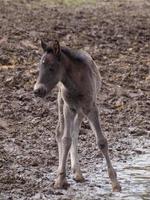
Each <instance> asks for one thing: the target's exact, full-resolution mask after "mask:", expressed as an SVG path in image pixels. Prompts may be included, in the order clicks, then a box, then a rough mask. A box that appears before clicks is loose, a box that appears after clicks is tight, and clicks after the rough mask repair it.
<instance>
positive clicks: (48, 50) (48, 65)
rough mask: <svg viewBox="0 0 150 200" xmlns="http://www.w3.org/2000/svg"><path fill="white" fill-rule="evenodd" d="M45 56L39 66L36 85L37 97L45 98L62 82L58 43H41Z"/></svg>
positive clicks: (35, 92)
mask: <svg viewBox="0 0 150 200" xmlns="http://www.w3.org/2000/svg"><path fill="white" fill-rule="evenodd" d="M41 46H42V48H43V50H44V54H43V56H42V58H41V60H40V64H39V75H38V78H37V81H36V84H35V85H34V94H35V96H39V97H44V96H45V95H46V94H47V93H48V92H50V91H51V90H52V89H53V88H54V87H55V85H56V84H57V83H58V82H59V81H60V80H61V78H62V73H63V68H62V67H61V64H60V56H61V48H60V45H59V42H58V41H54V42H52V44H51V45H47V44H46V43H44V42H43V41H41Z"/></svg>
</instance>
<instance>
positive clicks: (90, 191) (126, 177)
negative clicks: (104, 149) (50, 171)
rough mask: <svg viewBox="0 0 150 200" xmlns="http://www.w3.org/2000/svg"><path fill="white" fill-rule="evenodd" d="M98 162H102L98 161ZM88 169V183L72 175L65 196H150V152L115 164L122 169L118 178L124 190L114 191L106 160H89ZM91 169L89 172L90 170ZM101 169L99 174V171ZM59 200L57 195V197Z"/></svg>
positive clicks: (124, 199) (92, 199)
mask: <svg viewBox="0 0 150 200" xmlns="http://www.w3.org/2000/svg"><path fill="white" fill-rule="evenodd" d="M97 163H98V162H97ZM89 165H90V168H89V169H86V172H85V173H84V177H85V178H86V180H87V181H86V182H85V183H75V182H74V181H73V180H72V179H71V178H68V180H69V183H70V184H71V186H70V188H69V189H68V190H67V191H64V192H63V194H64V195H62V198H61V199H68V200H69V199H71V200H149V199H150V153H149V152H146V153H145V154H140V155H139V156H137V157H135V158H134V159H133V160H130V161H128V162H126V163H118V162H117V163H114V166H115V168H116V169H117V172H118V179H119V180H120V183H121V186H122V192H121V193H112V192H111V185H110V183H109V179H108V175H107V172H106V170H105V162H103V163H100V164H97V165H96V164H95V166H93V165H94V164H92V163H89ZM91 165H92V166H91ZM87 171H88V173H87ZM98 172H99V173H98ZM53 199H56V196H55V197H54V198H53Z"/></svg>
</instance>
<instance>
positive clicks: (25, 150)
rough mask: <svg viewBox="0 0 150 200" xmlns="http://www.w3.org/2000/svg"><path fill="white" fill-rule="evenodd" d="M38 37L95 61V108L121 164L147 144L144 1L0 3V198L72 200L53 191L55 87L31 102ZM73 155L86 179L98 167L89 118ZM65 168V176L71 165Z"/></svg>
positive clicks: (149, 6) (149, 70)
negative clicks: (98, 88) (98, 87)
mask: <svg viewBox="0 0 150 200" xmlns="http://www.w3.org/2000/svg"><path fill="white" fill-rule="evenodd" d="M40 38H44V39H45V40H46V41H48V40H51V39H52V38H56V39H58V38H59V40H60V42H61V44H62V45H66V46H69V47H72V48H77V49H78V48H82V49H85V50H86V51H87V52H89V53H90V54H91V55H92V57H93V58H94V60H95V61H96V63H97V65H98V67H99V71H100V73H101V75H102V81H103V84H102V89H101V93H100V94H99V95H98V102H97V103H98V106H99V114H100V117H101V124H102V129H103V132H104V133H105V134H106V135H107V138H108V141H109V149H110V154H111V158H112V160H113V161H114V162H120V163H125V162H126V161H127V160H129V159H132V158H134V156H136V155H138V154H142V153H143V148H144V149H147V150H148V148H149V147H150V146H149V136H150V118H149V117H150V112H149V111H150V2H149V1H148V0H142V1H140V0H135V1H134V0H126V1H119V0H117V1H113V0H107V1H97V3H96V4H95V3H91V4H89V3H88V4H82V5H79V4H78V5H74V6H72V5H64V4H63V3H62V1H61V2H60V3H58V4H56V3H55V4H54V3H48V0H47V1H39V0H38V1H35V0H20V1H19V0H14V1H9V0H7V1H6V0H0V199H1V200H6V199H19V200H20V199H23V200H25V199H27V200H28V199H77V198H76V197H75V196H71V197H70V196H69V194H68V195H67V193H66V191H65V195H64V191H63V190H61V191H56V190H53V188H52V187H51V183H52V181H53V179H54V177H55V172H56V169H57V166H58V150H57V145H56V141H55V127H56V124H57V119H58V116H57V101H56V99H57V88H55V89H54V90H53V92H52V93H51V94H50V95H49V96H48V97H47V98H46V99H45V100H41V99H36V98H34V95H33V85H34V83H35V80H36V77H37V63H38V62H39V59H40V56H41V55H42V50H41V48H40ZM79 153H80V163H81V169H83V171H84V170H85V171H86V169H88V170H89V169H91V170H89V174H90V175H91V173H92V166H93V165H96V164H97V163H102V162H103V157H102V155H101V153H100V152H99V151H98V149H97V147H96V145H95V138H94V135H93V133H92V132H91V130H90V127H89V124H88V123H87V121H84V122H83V123H82V128H81V131H80V137H79ZM90 166H91V167H90ZM68 171H69V173H68V177H70V176H71V175H70V164H69V165H68ZM100 171H101V170H100ZM104 171H105V167H104ZM52 172H53V173H52ZM105 173H106V171H105ZM87 179H88V177H87ZM105 182H106V184H107V182H108V178H107V177H106V181H105ZM105 182H100V183H99V185H100V187H104V188H105ZM71 184H72V185H73V184H74V182H72V183H71ZM79 187H82V184H79ZM39 194H40V195H39ZM80 199H81V198H80ZM84 199H87V198H84ZM91 199H94V197H93V198H91ZM106 199H107V198H106Z"/></svg>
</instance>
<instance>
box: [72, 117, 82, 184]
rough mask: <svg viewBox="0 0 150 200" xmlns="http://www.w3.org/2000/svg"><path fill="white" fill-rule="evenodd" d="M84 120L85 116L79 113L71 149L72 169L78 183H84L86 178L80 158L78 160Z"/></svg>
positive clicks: (75, 120) (74, 126) (74, 124)
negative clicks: (80, 131) (80, 135)
mask: <svg viewBox="0 0 150 200" xmlns="http://www.w3.org/2000/svg"><path fill="white" fill-rule="evenodd" d="M82 119H83V114H81V113H78V114H77V115H76V116H75V119H74V123H73V131H72V144H71V148H70V157H71V168H72V170H73V176H74V180H75V181H77V182H83V181H84V177H83V176H82V173H81V170H80V166H79V158H78V149H77V146H78V136H79V129H80V125H81V122H82Z"/></svg>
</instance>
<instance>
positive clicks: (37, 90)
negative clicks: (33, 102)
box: [34, 89, 39, 97]
mask: <svg viewBox="0 0 150 200" xmlns="http://www.w3.org/2000/svg"><path fill="white" fill-rule="evenodd" d="M38 94H39V89H36V90H34V95H35V96H36V97H37V96H38Z"/></svg>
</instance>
